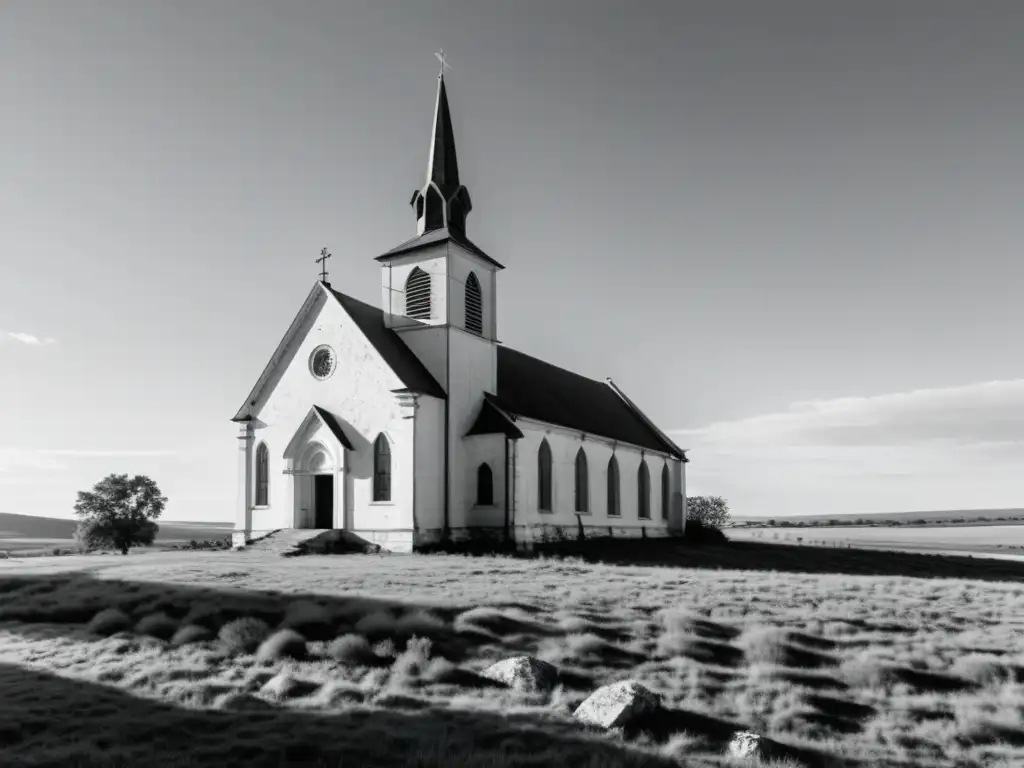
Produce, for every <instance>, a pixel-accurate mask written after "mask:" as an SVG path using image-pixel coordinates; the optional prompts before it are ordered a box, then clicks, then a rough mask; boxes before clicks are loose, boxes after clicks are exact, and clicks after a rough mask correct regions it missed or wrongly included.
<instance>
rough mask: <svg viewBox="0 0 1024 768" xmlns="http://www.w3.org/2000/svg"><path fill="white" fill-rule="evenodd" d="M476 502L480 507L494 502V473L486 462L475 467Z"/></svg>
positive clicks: (488, 505)
mask: <svg viewBox="0 0 1024 768" xmlns="http://www.w3.org/2000/svg"><path fill="white" fill-rule="evenodd" d="M476 503H477V505H478V506H481V507H490V506H492V505H493V504H494V473H493V472H491V468H490V466H488V465H487V464H481V465H480V466H479V467H477V469H476Z"/></svg>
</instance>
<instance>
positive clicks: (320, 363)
mask: <svg viewBox="0 0 1024 768" xmlns="http://www.w3.org/2000/svg"><path fill="white" fill-rule="evenodd" d="M334 363H335V358H334V350H332V349H331V348H330V347H317V348H316V349H314V350H313V354H311V355H310V356H309V372H310V373H312V374H313V376H314V377H315V378H318V379H326V378H327V377H328V376H330V375H331V374H332V373H334Z"/></svg>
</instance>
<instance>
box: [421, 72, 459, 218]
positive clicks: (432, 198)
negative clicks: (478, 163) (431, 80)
mask: <svg viewBox="0 0 1024 768" xmlns="http://www.w3.org/2000/svg"><path fill="white" fill-rule="evenodd" d="M443 65H444V62H443V60H442V68H441V73H440V74H439V75H438V76H437V103H436V105H435V106H434V132H433V134H432V135H431V137H430V157H429V160H428V162H427V179H426V183H425V184H424V185H423V188H422V189H420V190H418V191H416V192H415V193H414V194H413V196H412V200H411V201H410V203H411V205H412V206H413V209H414V210H415V211H416V233H417V234H420V235H422V234H423V233H425V232H430V231H432V230H435V229H442V228H444V227H447V228H448V229H449V230H453V231H454V232H455V233H458V234H463V235H464V234H465V232H466V217H467V216H468V215H469V212H470V211H471V210H472V209H473V203H472V202H471V201H470V199H469V190H467V189H466V188H465V187H464V186H463V185H462V184H461V183H460V182H459V162H458V159H457V158H456V155H455V134H454V133H453V131H452V115H451V111H450V110H449V108H448V91H447V89H446V88H445V85H444V66H443Z"/></svg>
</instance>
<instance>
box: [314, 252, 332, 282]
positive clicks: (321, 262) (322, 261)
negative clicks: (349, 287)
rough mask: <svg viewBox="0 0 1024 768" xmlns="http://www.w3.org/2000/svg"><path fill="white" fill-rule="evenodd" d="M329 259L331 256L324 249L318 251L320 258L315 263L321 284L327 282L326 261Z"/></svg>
mask: <svg viewBox="0 0 1024 768" xmlns="http://www.w3.org/2000/svg"><path fill="white" fill-rule="evenodd" d="M329 258H331V254H329V253H328V252H327V249H326V248H322V249H321V250H320V258H319V259H317V260H316V263H317V264H319V265H320V279H321V280H322V281H323V282H325V283H326V282H327V260H328V259H329Z"/></svg>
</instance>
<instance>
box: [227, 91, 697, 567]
mask: <svg viewBox="0 0 1024 768" xmlns="http://www.w3.org/2000/svg"><path fill="white" fill-rule="evenodd" d="M411 202H412V206H413V208H414V210H415V212H416V236H415V237H413V238H412V239H411V240H408V241H407V242H405V243H402V244H401V245H399V246H398V247H396V248H394V249H392V250H390V251H388V252H387V253H385V254H383V255H381V256H378V257H377V261H378V262H380V265H381V303H380V306H374V305H372V304H368V303H365V302H363V301H359V300H358V299H355V298H353V297H351V296H346V295H345V294H342V293H339V292H338V291H335V290H334V289H332V288H331V285H330V283H328V282H326V281H324V280H321V281H318V282H317V283H316V285H314V286H313V289H312V290H311V291H310V293H309V295H308V296H307V297H306V300H305V302H304V303H303V305H302V307H301V309H300V310H299V312H298V314H297V315H296V317H295V319H294V320H293V321H292V324H291V326H290V327H289V328H288V331H287V332H286V333H285V336H284V338H283V339H282V341H281V343H280V344H279V345H278V347H277V350H276V351H275V352H274V354H273V356H272V357H271V359H270V362H269V363H268V364H267V366H266V368H265V369H264V371H263V373H262V374H261V375H260V377H259V380H258V381H257V382H256V385H255V386H254V387H253V389H252V391H251V392H250V393H249V396H248V397H246V399H245V403H244V404H243V405H242V407H241V408H240V409H239V410H238V413H237V414H235V416H234V418H233V419H232V420H233V421H234V422H237V424H238V427H239V433H238V448H239V450H238V501H237V509H236V523H235V530H234V536H233V538H234V541H235V543H236V544H241V543H244V542H245V541H246V540H250V539H252V538H257V537H259V536H262V535H264V534H267V533H269V532H271V531H275V530H279V529H288V528H307V529H319V530H344V531H348V532H349V533H350V534H354V535H355V536H358V537H360V538H362V539H365V540H367V541H369V542H373V543H376V544H379V545H381V547H383V548H384V549H387V550H390V551H393V552H409V551H412V550H414V549H417V548H419V547H422V546H424V545H429V544H432V543H437V542H439V541H442V540H452V541H459V540H464V539H467V538H472V537H474V536H491V537H509V538H511V539H514V540H515V542H516V543H517V545H519V546H523V547H531V546H532V543H533V542H537V541H542V540H549V539H550V538H552V537H566V538H576V536H577V535H578V534H579V532H580V531H582V532H583V534H584V535H585V536H587V537H595V536H609V535H611V536H615V537H641V536H648V537H652V538H653V537H663V536H666V535H668V534H670V533H680V532H682V530H683V528H684V526H685V521H686V471H685V467H686V462H687V458H686V454H685V452H684V451H683V450H681V449H680V448H679V447H678V446H676V445H675V444H674V443H673V442H672V441H671V440H670V439H669V438H668V437H667V436H666V435H665V433H664V432H662V431H661V430H659V429H658V427H657V426H655V425H654V423H653V422H651V420H650V419H648V418H647V417H646V416H644V414H643V413H642V412H641V411H640V409H639V408H638V407H637V406H636V405H635V404H634V403H633V402H632V401H631V400H630V399H629V398H628V397H627V396H626V395H625V393H623V392H622V390H621V389H619V388H618V387H617V386H616V385H615V384H614V383H613V382H612V381H611V380H610V379H609V380H607V381H604V382H600V381H595V380H593V379H588V378H586V377H583V376H579V375H577V374H575V373H571V372H570V371H567V370H565V369H562V368H558V367H556V366H554V365H551V364H549V363H546V362H542V361H541V360H538V359H536V358H533V357H530V356H528V355H525V354H523V353H522V352H517V351H515V350H513V349H510V348H508V347H506V346H504V345H503V344H502V343H501V342H500V341H498V328H497V314H496V306H497V295H498V272H499V271H500V270H501V269H503V267H502V265H501V264H499V263H498V262H497V261H496V260H495V259H493V258H492V257H491V256H489V255H487V254H486V253H484V252H483V251H482V250H481V249H480V248H478V247H477V246H476V245H474V244H473V243H472V242H471V241H470V240H469V239H468V238H467V236H466V218H467V216H468V214H469V212H470V210H471V209H472V203H471V202H470V197H469V192H468V191H467V189H466V187H464V186H463V185H462V184H461V183H460V182H459V169H458V163H457V161H456V154H455V140H454V135H453V133H452V123H451V115H450V112H449V106H448V96H447V92H446V88H445V81H444V77H443V74H442V75H440V76H439V77H438V86H437V103H436V106H435V111H434V126H433V135H432V136H431V142H430V157H429V161H428V166H427V174H426V182H425V184H424V185H423V187H422V188H421V189H420V190H418V191H417V192H416V193H415V194H414V195H413V198H412V201H411ZM524 298H525V297H524Z"/></svg>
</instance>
